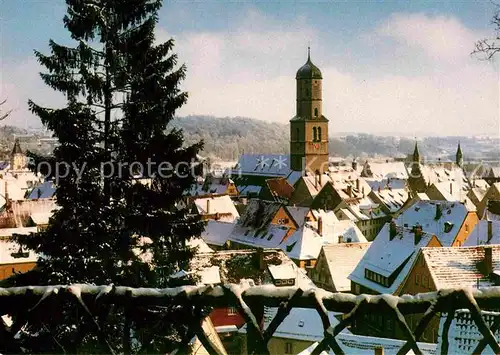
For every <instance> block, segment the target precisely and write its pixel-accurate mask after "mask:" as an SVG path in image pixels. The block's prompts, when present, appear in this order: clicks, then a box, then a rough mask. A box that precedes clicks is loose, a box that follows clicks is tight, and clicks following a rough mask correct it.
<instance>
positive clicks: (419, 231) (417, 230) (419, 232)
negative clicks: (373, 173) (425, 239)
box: [413, 224, 422, 245]
mask: <svg viewBox="0 0 500 355" xmlns="http://www.w3.org/2000/svg"><path fill="white" fill-rule="evenodd" d="M413 232H414V233H415V245H417V244H418V243H420V240H421V239H422V226H421V225H419V224H417V225H415V226H414V227H413Z"/></svg>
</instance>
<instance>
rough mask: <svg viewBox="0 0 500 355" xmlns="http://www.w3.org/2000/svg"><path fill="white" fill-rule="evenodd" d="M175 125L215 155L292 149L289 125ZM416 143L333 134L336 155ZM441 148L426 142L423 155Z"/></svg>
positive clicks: (184, 120) (210, 120) (403, 148)
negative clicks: (336, 135)
mask: <svg viewBox="0 0 500 355" xmlns="http://www.w3.org/2000/svg"><path fill="white" fill-rule="evenodd" d="M173 126H175V127H177V128H182V129H183V130H184V133H185V138H186V143H187V144H191V143H194V142H197V141H199V140H201V139H203V140H204V141H205V149H204V151H203V154H204V155H207V156H211V157H217V158H221V159H225V160H226V159H228V160H237V158H238V156H239V155H240V154H242V153H255V154H258V153H263V154H266V153H276V154H286V153H288V151H289V137H290V129H289V126H288V125H287V124H280V123H271V122H265V121H261V120H257V119H252V118H244V117H226V118H220V117H212V116H187V117H178V118H177V119H175V120H174V122H173ZM414 144H415V143H414V141H413V140H411V139H407V138H399V137H380V136H374V135H369V134H356V135H347V136H345V137H330V146H329V148H330V155H333V156H342V157H348V156H351V157H374V156H389V157H404V156H406V155H407V154H408V153H411V152H413V147H414ZM437 151H438V150H437V149H434V148H433V147H430V146H429V147H427V146H426V145H425V144H422V147H421V154H425V153H427V154H432V153H437ZM423 152H425V153H423Z"/></svg>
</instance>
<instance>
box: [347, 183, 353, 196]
mask: <svg viewBox="0 0 500 355" xmlns="http://www.w3.org/2000/svg"><path fill="white" fill-rule="evenodd" d="M347 194H348V195H349V197H352V186H351V185H349V186H347Z"/></svg>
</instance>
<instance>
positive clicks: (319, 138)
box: [318, 127, 321, 142]
mask: <svg viewBox="0 0 500 355" xmlns="http://www.w3.org/2000/svg"><path fill="white" fill-rule="evenodd" d="M318 141H319V142H321V127H318Z"/></svg>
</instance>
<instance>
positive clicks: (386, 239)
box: [349, 223, 433, 294]
mask: <svg viewBox="0 0 500 355" xmlns="http://www.w3.org/2000/svg"><path fill="white" fill-rule="evenodd" d="M390 229H391V224H390V223H386V224H385V225H384V227H383V228H382V230H381V231H380V232H379V234H378V235H377V237H376V238H375V240H374V241H373V242H372V243H371V245H370V247H369V248H368V250H367V251H366V253H365V255H364V256H363V258H362V259H361V261H360V262H359V263H358V265H357V266H356V268H355V269H354V271H353V272H352V273H351V274H350V275H349V279H350V280H351V281H354V282H356V283H358V284H360V285H363V286H366V287H367V288H369V289H371V290H374V291H377V292H380V293H389V294H393V293H394V292H396V291H397V290H398V288H399V286H400V285H401V284H402V282H403V281H404V279H405V278H406V275H408V273H409V272H410V270H411V267H412V265H413V262H414V261H415V259H416V257H417V254H418V251H419V249H420V248H422V247H425V246H427V245H428V244H429V242H430V240H431V238H432V237H433V235H432V234H430V233H426V232H425V231H424V232H421V237H420V238H417V237H416V235H415V233H414V232H413V231H412V229H410V228H404V227H396V232H397V234H396V235H395V236H394V237H393V238H392V239H391V236H390ZM366 270H369V271H371V272H374V273H376V274H379V275H382V276H383V277H386V278H388V279H393V280H394V281H392V283H389V285H388V286H387V285H383V284H379V283H376V282H374V281H372V280H369V279H367V278H366V277H365V271H366Z"/></svg>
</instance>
